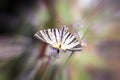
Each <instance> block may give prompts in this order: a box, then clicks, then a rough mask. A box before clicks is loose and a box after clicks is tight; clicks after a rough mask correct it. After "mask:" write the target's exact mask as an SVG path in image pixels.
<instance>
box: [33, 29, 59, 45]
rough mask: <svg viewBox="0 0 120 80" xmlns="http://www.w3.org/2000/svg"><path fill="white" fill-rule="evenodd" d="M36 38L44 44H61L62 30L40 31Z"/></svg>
mask: <svg viewBox="0 0 120 80" xmlns="http://www.w3.org/2000/svg"><path fill="white" fill-rule="evenodd" d="M35 37H36V38H37V39H39V40H42V41H43V42H46V43H48V44H50V45H51V46H52V45H53V44H58V43H59V42H60V30H59V29H47V30H40V31H39V32H37V33H35Z"/></svg>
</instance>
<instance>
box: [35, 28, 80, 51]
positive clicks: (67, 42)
mask: <svg viewBox="0 0 120 80" xmlns="http://www.w3.org/2000/svg"><path fill="white" fill-rule="evenodd" d="M35 37H36V38H37V39H39V40H42V41H44V42H46V43H48V44H49V45H51V46H52V47H54V48H58V49H62V50H64V51H66V50H69V51H81V50H82V47H81V44H80V42H79V41H78V40H77V39H76V38H75V37H74V36H73V35H72V34H71V33H70V32H69V31H68V30H67V27H65V26H64V27H62V29H56V28H55V29H48V30H40V31H39V32H37V33H35ZM56 45H57V47H56Z"/></svg>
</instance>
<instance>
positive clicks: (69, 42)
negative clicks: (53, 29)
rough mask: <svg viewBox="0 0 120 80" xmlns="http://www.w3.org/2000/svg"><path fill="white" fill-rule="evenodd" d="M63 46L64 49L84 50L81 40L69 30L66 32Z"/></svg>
mask: <svg viewBox="0 0 120 80" xmlns="http://www.w3.org/2000/svg"><path fill="white" fill-rule="evenodd" d="M61 48H62V49H63V50H70V51H81V50H82V47H81V44H80V42H79V41H78V40H77V39H76V38H75V37H74V36H73V35H72V34H71V33H70V32H68V31H66V32H64V36H63V38H62V44H61Z"/></svg>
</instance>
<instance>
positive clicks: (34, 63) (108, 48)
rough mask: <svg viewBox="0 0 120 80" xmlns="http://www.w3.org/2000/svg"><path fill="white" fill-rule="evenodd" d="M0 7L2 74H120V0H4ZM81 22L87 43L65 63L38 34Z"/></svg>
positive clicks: (23, 78) (57, 77) (30, 79)
mask: <svg viewBox="0 0 120 80" xmlns="http://www.w3.org/2000/svg"><path fill="white" fill-rule="evenodd" d="M0 9H1V11H0V80H120V62H119V60H120V10H119V9H120V1H119V0H0ZM76 22H79V23H80V24H81V25H83V28H85V29H86V28H87V29H88V32H87V34H86V36H85V37H84V38H85V43H86V44H87V46H86V47H83V51H82V52H79V53H77V54H75V55H74V56H73V57H71V59H70V60H69V63H67V65H66V66H65V67H63V63H64V62H65V58H63V59H61V60H57V61H56V59H53V58H52V59H51V57H50V56H49V55H48V54H49V53H50V52H49V49H48V46H47V45H46V44H45V43H43V42H41V41H38V40H37V39H35V37H34V36H33V35H34V33H35V32H36V31H39V30H40V29H48V28H55V27H57V28H60V25H68V26H70V25H72V24H74V23H76ZM69 28H70V30H71V31H73V28H72V27H69ZM73 32H74V31H73ZM58 58H59V57H58Z"/></svg>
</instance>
